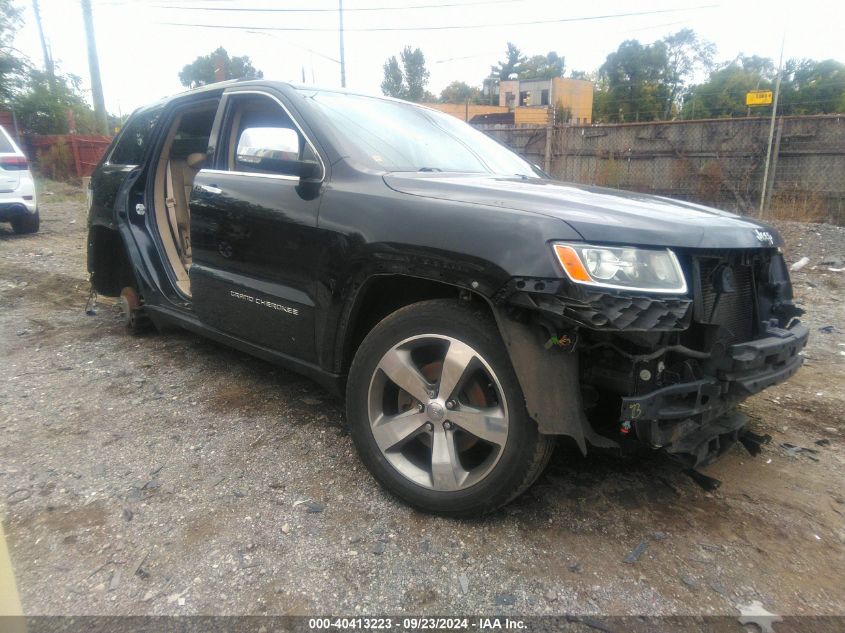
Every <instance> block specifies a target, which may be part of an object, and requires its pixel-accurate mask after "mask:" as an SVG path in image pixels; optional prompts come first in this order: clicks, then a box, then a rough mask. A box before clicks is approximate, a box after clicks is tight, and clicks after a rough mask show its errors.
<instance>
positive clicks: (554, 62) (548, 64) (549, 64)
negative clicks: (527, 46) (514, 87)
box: [519, 51, 566, 80]
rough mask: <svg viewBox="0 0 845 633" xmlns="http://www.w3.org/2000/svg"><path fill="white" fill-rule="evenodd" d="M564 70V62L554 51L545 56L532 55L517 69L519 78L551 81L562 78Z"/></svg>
mask: <svg viewBox="0 0 845 633" xmlns="http://www.w3.org/2000/svg"><path fill="white" fill-rule="evenodd" d="M565 69H566V60H565V58H564V57H561V56H560V55H558V54H557V53H555V52H554V51H551V52H550V53H548V54H546V55H534V56H533V57H529V58H528V59H527V60H525V61H524V62H523V63H522V64H521V65H520V69H519V78H520V79H524V80H529V79H553V78H554V77H563V72H564V70H565Z"/></svg>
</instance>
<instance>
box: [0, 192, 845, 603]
mask: <svg viewBox="0 0 845 633" xmlns="http://www.w3.org/2000/svg"><path fill="white" fill-rule="evenodd" d="M54 193H55V195H53V196H43V197H42V200H43V203H42V206H41V211H42V231H41V233H39V234H37V235H34V236H22V237H18V236H14V235H13V234H12V233H11V232H10V231H9V230H8V228H7V227H6V226H5V225H4V226H3V227H2V228H0V350H2V353H0V356H2V358H3V373H2V378H0V384H2V388H1V389H0V432H1V433H2V438H3V441H2V442H0V513H2V514H3V516H4V517H5V519H4V522H3V529H4V531H5V533H6V535H7V539H8V542H9V548H10V552H11V557H12V561H13V564H14V567H15V573H16V579H17V583H18V588H19V591H20V594H21V600H22V602H23V606H24V610H25V612H26V613H28V614H113V615H118V614H314V613H332V614H365V613H366V614H385V613H387V614H402V613H408V612H411V613H417V614H455V613H501V614H505V615H507V614H523V615H527V614H536V615H541V614H560V613H577V614H604V615H619V614H647V615H662V614H725V615H736V614H737V613H738V611H737V608H738V606H739V605H743V604H747V603H750V602H752V601H759V602H760V603H762V605H763V606H765V607H766V608H767V609H768V610H769V611H771V612H774V613H778V614H791V615H807V614H828V615H835V614H839V615H843V614H845V584H844V583H843V581H842V579H843V576H842V570H843V569H845V521H844V520H843V517H845V498H843V496H845V493H843V489H842V484H843V481H845V451H843V440H845V437H843V431H844V430H843V428H842V422H841V421H842V415H841V411H842V409H843V404H845V403H843V399H845V395H843V389H842V387H843V384H845V381H843V375H844V374H845V303H843V292H842V289H843V287H845V272H841V271H839V272H836V271H837V269H841V268H842V267H843V262H842V258H843V256H845V229H843V228H841V227H834V226H827V225H807V224H798V223H783V224H781V225H779V228H781V229H782V231H783V233H784V235H785V236H786V238H787V240H788V241H789V245H790V248H789V251H788V260H789V262H790V263H791V262H794V261H796V260H798V259H800V258H801V257H803V256H806V257H809V258H810V263H808V264H807V265H806V266H805V267H804V268H802V269H801V270H800V271H798V272H796V273H794V279H795V290H796V295H797V298H798V300H799V301H800V302H801V303H802V304H803V305H804V307H805V308H806V309H807V311H808V315H807V317H806V318H805V322H807V323H808V324H809V326H810V327H811V328H812V332H813V334H812V339H811V342H810V345H809V347H808V349H807V351H806V357H807V363H806V366H805V367H804V368H803V369H802V370H801V371H800V372H799V373H798V375H797V376H796V377H795V378H794V379H793V380H792V381H790V382H789V383H788V384H786V385H784V386H781V387H778V388H775V389H772V390H769V391H766V392H764V393H762V394H760V395H758V396H757V397H755V398H753V399H751V400H750V401H748V403H747V404H746V405H744V410H745V412H746V413H747V414H748V415H749V416H750V417H751V418H752V428H753V429H754V430H756V431H757V432H759V433H769V434H771V435H772V436H773V438H774V439H773V442H772V443H771V444H770V445H769V446H767V447H766V448H765V449H764V451H763V454H762V456H760V457H757V458H751V457H749V456H748V454H747V453H745V452H744V451H743V450H742V449H741V448H740V447H735V448H734V449H733V450H732V451H731V452H729V453H728V454H727V455H726V456H725V457H724V458H723V459H722V460H720V461H719V462H717V463H716V464H714V465H713V466H711V467H710V468H708V469H707V471H706V472H707V473H708V474H710V475H711V476H713V477H717V478H719V479H720V480H722V481H723V485H722V487H721V488H720V489H719V490H718V491H716V492H712V493H708V492H705V491H704V490H703V489H701V488H700V487H698V486H697V485H696V484H695V483H694V482H692V480H690V479H689V478H688V477H686V476H685V475H683V474H682V473H681V472H679V471H678V470H677V469H676V468H675V467H674V466H672V465H671V464H670V463H668V462H667V461H666V460H664V459H661V458H660V457H658V456H655V457H654V458H653V459H647V460H636V461H632V460H620V459H617V458H612V457H609V456H602V455H599V454H594V455H590V456H589V457H587V458H586V459H585V458H582V457H581V456H580V455H579V454H578V453H577V452H576V451H574V450H573V449H572V448H571V447H569V446H568V445H567V446H561V447H560V448H559V449H558V451H557V452H556V454H555V457H554V459H553V461H552V464H551V466H550V468H549V469H548V471H547V473H546V474H545V475H544V476H543V477H542V478H541V479H540V481H539V482H538V484H537V485H536V486H535V487H534V488H533V489H532V490H531V491H530V492H529V493H528V494H526V495H525V496H524V497H523V498H521V499H520V500H518V501H517V502H516V503H514V504H512V505H511V506H509V507H508V508H506V509H505V510H502V511H500V512H498V513H496V514H494V515H492V516H490V517H487V518H485V519H483V520H477V521H456V520H448V519H441V518H434V517H430V516H426V515H423V514H420V513H418V512H415V511H413V510H411V509H409V508H407V507H406V506H404V505H403V504H401V503H399V502H397V501H396V500H394V499H393V498H391V497H390V496H388V495H387V494H386V493H385V492H384V491H382V490H381V489H380V488H379V487H378V486H377V485H376V484H375V482H374V481H373V480H372V479H371V478H370V476H369V475H368V474H367V473H366V472H365V471H364V470H363V468H362V467H361V466H360V465H359V462H358V460H357V458H356V456H355V454H354V451H353V447H352V443H351V441H350V439H349V437H348V435H347V434H346V432H345V430H344V426H343V414H342V404H341V403H340V402H338V401H336V400H334V399H332V398H331V397H330V396H329V395H328V394H327V393H326V392H324V391H322V390H321V389H320V388H319V387H317V386H316V385H314V384H313V383H311V382H309V381H307V380H305V379H303V378H301V377H299V376H297V375H295V374H292V373H288V372H286V371H283V370H281V369H278V368H276V367H273V366H271V365H268V364H266V363H264V362H262V361H259V360H255V359H253V358H250V357H248V356H245V355H243V354H240V353H237V352H234V351H231V350H228V349H226V348H223V347H221V346H218V345H215V344H213V343H211V342H208V341H205V340H203V339H201V338H199V337H196V336H193V335H190V334H187V333H178V332H177V333H173V334H168V335H166V336H165V335H158V334H151V335H146V336H142V337H134V336H132V335H129V334H127V333H126V332H125V331H124V329H123V327H122V325H121V324H120V322H119V320H118V318H117V315H116V314H115V312H114V309H113V306H110V305H109V304H107V303H103V302H101V303H100V305H99V307H98V311H97V314H96V315H95V316H86V315H85V313H84V310H83V307H84V304H85V298H86V291H87V283H86V281H85V278H86V274H85V262H84V260H85V209H84V199H83V198H82V197H81V196H80V194H79V192H78V191H77V190H74V189H69V188H59V187H58V186H57V187H56V189H55V190H54ZM785 444H788V445H792V446H794V447H804V448H806V449H809V450H806V451H804V450H800V449H795V448H789V447H788V446H787V447H785V446H784V445H785Z"/></svg>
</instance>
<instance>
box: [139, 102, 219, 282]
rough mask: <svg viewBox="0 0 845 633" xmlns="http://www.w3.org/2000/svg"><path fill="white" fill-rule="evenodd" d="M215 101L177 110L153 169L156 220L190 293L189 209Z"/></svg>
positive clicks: (168, 255)
mask: <svg viewBox="0 0 845 633" xmlns="http://www.w3.org/2000/svg"><path fill="white" fill-rule="evenodd" d="M216 112H217V102H216V101H215V102H211V103H208V102H207V103H204V104H202V105H201V106H195V107H190V108H185V109H183V110H180V111H178V112H177V113H176V114H175V115H174V117H173V119H172V122H171V124H170V128H169V129H168V132H167V136H166V138H165V141H164V146H163V147H162V151H161V154H160V155H159V157H158V160H157V162H156V170H155V189H154V191H155V193H154V205H155V209H154V211H155V213H154V217H155V224H156V227H157V230H158V234H159V238H160V241H161V244H162V246H163V248H164V253H163V255H164V256H165V259H166V260H167V262H168V263H169V265H170V267H171V268H172V270H173V276H174V279H175V280H176V286H177V288H178V289H179V291H180V292H181V293H182V294H184V295H186V296H187V297H190V296H191V282H190V277H189V275H188V271H189V270H190V268H191V258H192V255H191V210H190V207H189V206H188V201H189V200H190V199H191V189H192V188H193V186H194V178H195V177H196V175H197V172H199V170H200V169H202V168H203V164H204V162H205V159H206V151H207V150H208V140H209V137H210V136H211V128H212V125H213V124H214V116H215V114H216Z"/></svg>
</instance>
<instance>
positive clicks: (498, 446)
mask: <svg viewBox="0 0 845 633" xmlns="http://www.w3.org/2000/svg"><path fill="white" fill-rule="evenodd" d="M368 414H369V420H370V428H371V431H372V434H373V438H374V439H375V442H376V444H377V445H378V447H379V450H380V451H381V453H382V455H383V456H384V457H385V459H386V460H387V461H388V462H389V463H390V464H391V465H392V466H393V468H395V469H396V470H397V471H398V472H399V473H400V474H401V475H403V476H404V477H406V478H407V479H410V480H411V481H413V482H414V483H416V484H418V485H420V486H423V487H425V488H428V489H430V490H436V491H443V492H452V491H457V490H462V489H464V488H468V487H470V486H472V485H474V484H476V483H478V482H479V481H481V480H482V479H484V478H485V477H486V476H487V475H489V474H490V472H491V471H492V470H493V468H494V467H495V465H496V463H497V462H498V461H499V458H500V457H501V455H502V451H503V449H504V447H505V444H506V443H507V438H508V407H507V402H506V400H505V396H504V391H503V389H502V385H501V383H500V382H499V379H498V378H497V377H496V375H495V372H494V371H493V369H492V368H491V367H490V365H489V364H488V363H487V362H486V361H485V360H484V358H483V357H482V356H481V355H480V354H479V353H478V352H477V351H476V350H474V349H473V348H472V347H470V346H469V345H467V344H466V343H463V342H462V341H460V340H458V339H455V338H452V337H448V336H442V335H439V334H422V335H419V336H414V337H411V338H408V339H405V340H403V341H401V342H400V343H398V344H397V345H395V346H393V347H392V348H391V349H389V350H388V351H387V352H386V353H385V354H384V355H383V356H382V358H381V360H380V361H379V363H378V365H377V366H376V369H375V371H374V372H373V376H372V379H371V380H370V387H369V393H368Z"/></svg>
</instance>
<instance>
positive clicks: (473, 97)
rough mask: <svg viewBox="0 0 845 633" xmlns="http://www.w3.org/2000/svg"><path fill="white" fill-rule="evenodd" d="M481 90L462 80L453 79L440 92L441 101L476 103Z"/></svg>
mask: <svg viewBox="0 0 845 633" xmlns="http://www.w3.org/2000/svg"><path fill="white" fill-rule="evenodd" d="M480 98H481V91H480V90H479V89H478V88H476V87H475V86H470V85H469V84H468V83H465V82H463V81H453V82H452V83H450V84H449V85H448V86H446V87H445V88H443V90H442V91H441V92H440V102H441V103H466V102H467V101H470V102H472V103H478V101H479V99H480Z"/></svg>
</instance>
